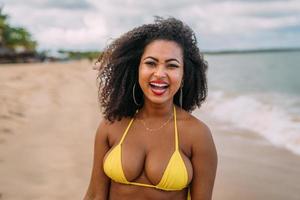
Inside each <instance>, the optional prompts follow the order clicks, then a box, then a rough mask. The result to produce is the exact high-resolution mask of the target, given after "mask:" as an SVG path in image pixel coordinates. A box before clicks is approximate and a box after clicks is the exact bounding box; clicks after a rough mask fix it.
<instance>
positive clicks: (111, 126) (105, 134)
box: [96, 117, 130, 146]
mask: <svg viewBox="0 0 300 200" xmlns="http://www.w3.org/2000/svg"><path fill="white" fill-rule="evenodd" d="M129 121H130V119H129V118H125V117H124V118H122V119H121V120H120V121H117V120H116V121H114V122H111V121H109V120H107V119H105V118H102V119H101V120H100V122H99V125H98V129H97V133H96V139H97V138H98V139H101V138H102V140H104V139H105V140H106V141H107V142H108V144H109V146H112V145H113V144H114V143H115V141H117V140H118V139H119V138H120V136H121V135H120V134H122V130H124V127H125V126H126V125H127V124H128V122H129Z"/></svg>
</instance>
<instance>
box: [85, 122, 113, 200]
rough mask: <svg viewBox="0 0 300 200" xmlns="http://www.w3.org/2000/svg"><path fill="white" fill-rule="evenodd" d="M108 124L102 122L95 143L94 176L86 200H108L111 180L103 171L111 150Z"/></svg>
mask: <svg viewBox="0 0 300 200" xmlns="http://www.w3.org/2000/svg"><path fill="white" fill-rule="evenodd" d="M108 123H109V122H107V121H106V120H104V119H103V120H102V121H101V122H100V124H99V126H98V129H97V132H96V136H95V142H94V161H93V169H92V175H91V179H90V184H89V187H88V190H87V193H86V195H85V197H84V199H85V200H92V199H93V200H96V199H97V200H98V199H99V200H100V199H101V200H106V199H108V193H109V185H110V180H109V178H108V177H107V176H106V175H105V173H104V171H103V166H102V162H103V158H104V156H105V154H106V152H107V151H108V150H109V145H108Z"/></svg>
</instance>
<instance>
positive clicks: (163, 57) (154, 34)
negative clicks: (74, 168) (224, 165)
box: [84, 18, 217, 200]
mask: <svg viewBox="0 0 300 200" xmlns="http://www.w3.org/2000/svg"><path fill="white" fill-rule="evenodd" d="M97 62H98V66H99V77H98V78H99V80H100V82H99V83H100V87H99V98H100V103H101V105H102V107H103V108H104V109H103V116H104V119H103V120H102V121H101V122H100V124H99V127H98V130H97V133H96V137H95V146H94V151H95V152H94V164H93V170H92V176H91V181H90V184H89V187H88V191H87V193H86V195H85V198H84V199H85V200H91V199H93V200H94V199H103V200H106V199H112V200H127V199H130V200H133V199H172V200H184V199H185V200H186V199H187V196H188V198H191V199H192V200H196V199H199V200H200V199H201V200H208V199H211V197H212V190H213V185H214V180H215V174H216V169H217V152H216V149H215V145H214V142H213V138H212V135H211V132H210V130H209V128H208V127H207V126H206V125H205V124H204V123H203V122H202V121H200V120H198V119H196V118H195V117H194V116H192V115H191V114H190V112H191V111H192V110H194V109H195V108H196V106H198V107H200V105H201V103H202V102H203V101H204V100H205V98H206V94H207V85H206V75H205V72H206V69H207V65H206V62H205V61H204V60H203V57H202V55H201V54H200V52H199V49H198V48H197V41H196V38H195V35H194V33H193V31H192V30H191V29H190V28H189V27H188V26H187V25H185V24H183V23H182V22H181V21H179V20H177V19H175V18H168V19H162V18H157V19H156V20H155V23H153V24H146V25H143V26H140V27H137V28H135V29H133V30H131V31H129V32H127V33H126V34H124V35H122V36H121V37H120V38H118V39H116V40H115V41H113V42H112V43H111V44H110V45H109V46H108V47H107V48H106V49H105V51H104V52H103V53H102V54H101V55H100V57H99V59H98V61H97Z"/></svg>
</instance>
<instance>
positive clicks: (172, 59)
mask: <svg viewBox="0 0 300 200" xmlns="http://www.w3.org/2000/svg"><path fill="white" fill-rule="evenodd" d="M147 58H151V59H153V60H155V61H156V62H158V59H156V58H154V57H152V56H147V57H146V58H144V60H146V59H147ZM170 61H176V62H178V63H179V64H180V62H179V61H178V60H177V59H176V58H170V59H167V60H166V62H170Z"/></svg>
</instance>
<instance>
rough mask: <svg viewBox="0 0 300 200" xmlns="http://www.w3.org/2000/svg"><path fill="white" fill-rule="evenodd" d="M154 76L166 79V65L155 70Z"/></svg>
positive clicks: (160, 65) (158, 66)
mask: <svg viewBox="0 0 300 200" xmlns="http://www.w3.org/2000/svg"><path fill="white" fill-rule="evenodd" d="M154 75H155V76H157V77H166V70H165V66H164V64H159V65H157V67H156V68H155V72H154Z"/></svg>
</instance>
